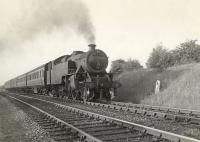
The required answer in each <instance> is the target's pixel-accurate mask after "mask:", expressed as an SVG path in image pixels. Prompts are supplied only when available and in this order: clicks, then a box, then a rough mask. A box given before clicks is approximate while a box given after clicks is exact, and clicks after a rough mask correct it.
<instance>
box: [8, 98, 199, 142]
mask: <svg viewBox="0 0 200 142" xmlns="http://www.w3.org/2000/svg"><path fill="white" fill-rule="evenodd" d="M9 97H10V98H12V99H14V100H16V101H18V102H20V103H22V104H23V105H26V106H29V107H31V108H32V109H35V110H37V111H38V112H39V113H40V115H36V116H41V117H40V118H42V119H43V121H44V122H43V121H41V122H40V121H39V124H41V125H42V124H45V125H43V126H44V127H45V126H46V128H48V129H49V130H50V128H51V126H52V127H53V128H57V127H58V128H57V129H58V131H57V130H56V129H55V132H57V133H53V136H54V137H56V136H57V137H58V136H66V139H65V137H64V138H62V137H61V138H60V137H58V138H57V139H56V140H58V141H61V140H63V141H67V140H68V141H71V140H69V139H70V138H71V139H72V140H74V141H77V140H80V141H175V142H197V141H199V140H197V139H193V138H189V137H185V136H181V135H176V134H173V133H169V132H165V131H161V130H158V129H154V128H150V127H146V126H143V125H139V124H135V123H132V122H128V121H125V120H120V119H117V118H113V117H108V116H104V115H100V114H97V113H94V112H88V111H85V110H81V109H77V108H73V107H70V106H65V105H62V104H58V103H55V102H50V101H46V100H41V99H38V98H32V97H27V96H19V95H16V96H9ZM36 120H37V118H36ZM46 122H48V123H47V124H46ZM50 132H51V133H52V132H54V130H50ZM59 138H60V139H59Z"/></svg>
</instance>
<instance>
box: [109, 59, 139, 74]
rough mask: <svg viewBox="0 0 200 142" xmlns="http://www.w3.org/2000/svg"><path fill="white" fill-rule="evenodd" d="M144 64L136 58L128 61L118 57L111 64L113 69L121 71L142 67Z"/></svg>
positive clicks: (113, 70)
mask: <svg viewBox="0 0 200 142" xmlns="http://www.w3.org/2000/svg"><path fill="white" fill-rule="evenodd" d="M142 67H143V66H142V65H141V64H140V63H139V61H138V60H136V59H128V61H125V60H122V59H117V60H115V61H112V64H111V71H112V72H117V73H121V72H123V71H127V70H129V71H130V70H134V69H139V68H142Z"/></svg>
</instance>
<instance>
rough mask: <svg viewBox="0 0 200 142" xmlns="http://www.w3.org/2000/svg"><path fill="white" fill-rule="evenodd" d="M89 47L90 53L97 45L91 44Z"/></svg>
mask: <svg viewBox="0 0 200 142" xmlns="http://www.w3.org/2000/svg"><path fill="white" fill-rule="evenodd" d="M88 46H89V51H93V50H95V48H96V45H95V44H89V45H88Z"/></svg>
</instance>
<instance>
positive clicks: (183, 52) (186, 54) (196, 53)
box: [173, 40, 200, 64]
mask: <svg viewBox="0 0 200 142" xmlns="http://www.w3.org/2000/svg"><path fill="white" fill-rule="evenodd" d="M196 42H197V40H189V41H186V42H183V43H181V44H180V45H179V46H178V47H177V48H176V49H175V50H174V51H173V56H174V60H175V63H176V64H177V63H178V64H185V63H191V62H200V45H198V44H197V43H196Z"/></svg>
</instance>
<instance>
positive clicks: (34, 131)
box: [0, 95, 54, 142]
mask: <svg viewBox="0 0 200 142" xmlns="http://www.w3.org/2000/svg"><path fill="white" fill-rule="evenodd" d="M0 142H54V141H53V140H52V139H50V138H49V136H48V134H47V133H46V132H45V131H44V130H43V129H41V128H40V127H39V125H37V123H35V122H33V121H32V120H31V119H30V118H29V117H28V116H27V115H26V114H25V113H24V112H23V111H22V110H20V109H18V108H17V107H15V106H14V104H13V103H11V102H10V101H9V100H8V99H7V98H5V97H3V96H1V95H0Z"/></svg>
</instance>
